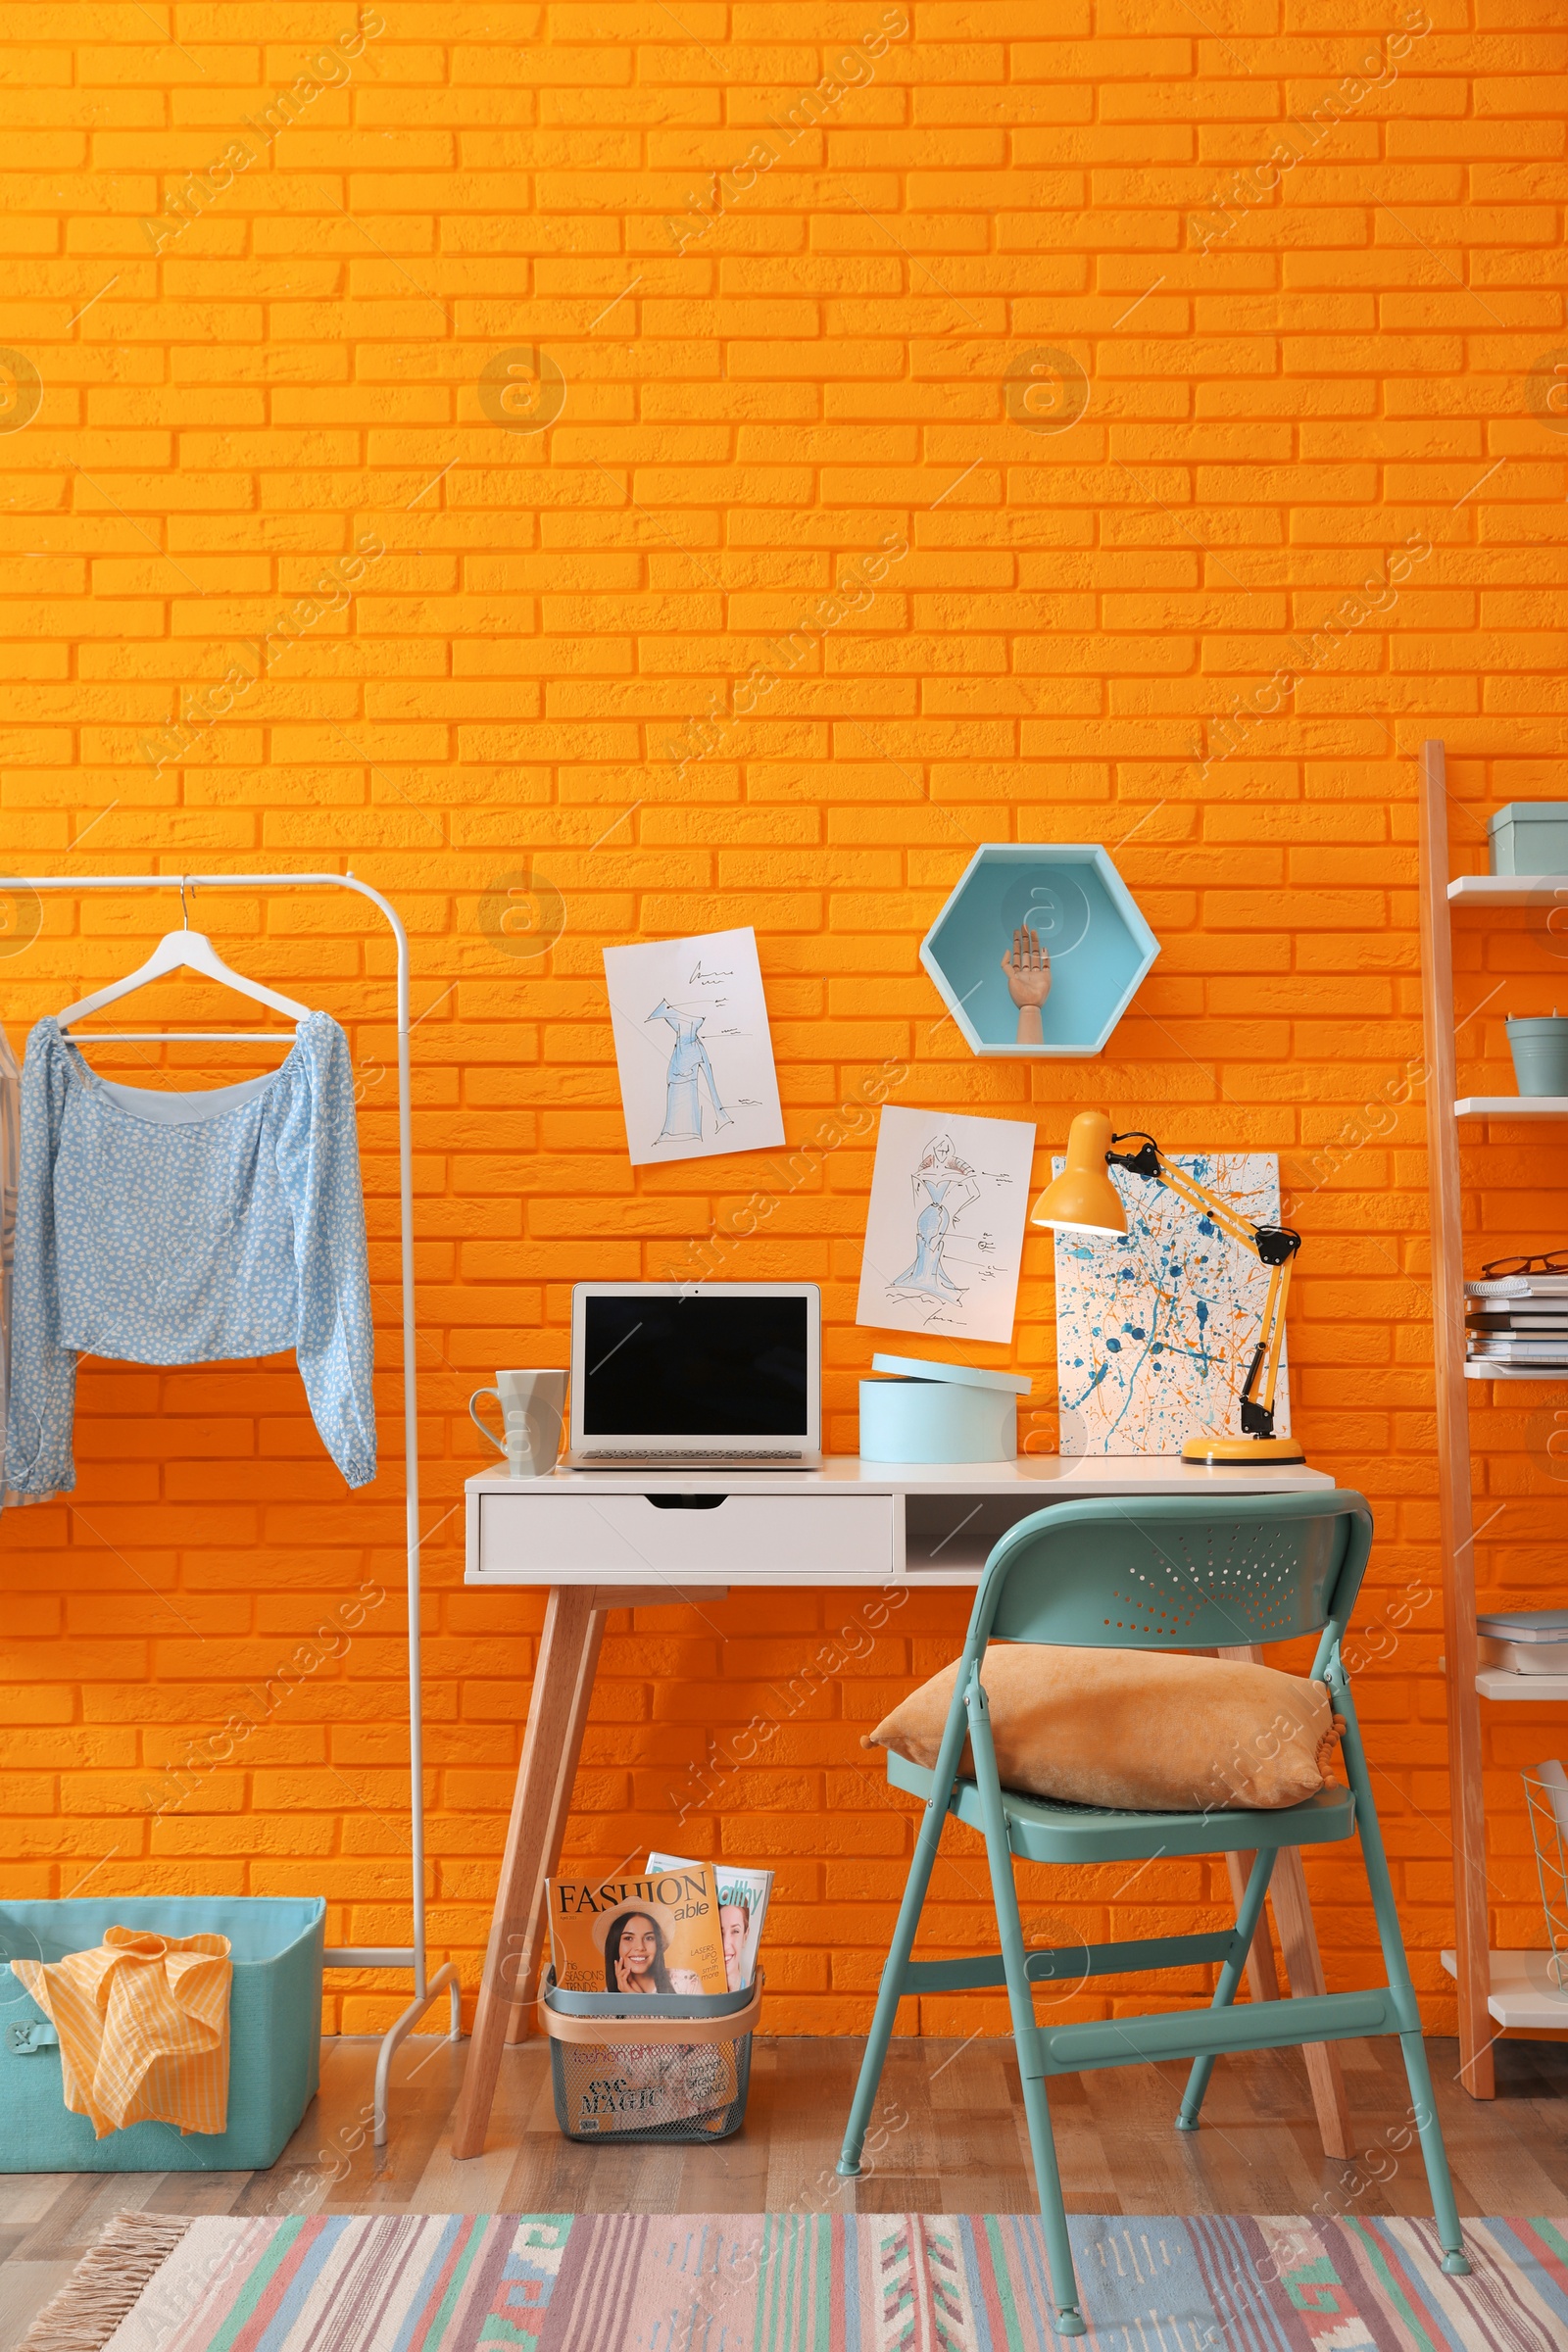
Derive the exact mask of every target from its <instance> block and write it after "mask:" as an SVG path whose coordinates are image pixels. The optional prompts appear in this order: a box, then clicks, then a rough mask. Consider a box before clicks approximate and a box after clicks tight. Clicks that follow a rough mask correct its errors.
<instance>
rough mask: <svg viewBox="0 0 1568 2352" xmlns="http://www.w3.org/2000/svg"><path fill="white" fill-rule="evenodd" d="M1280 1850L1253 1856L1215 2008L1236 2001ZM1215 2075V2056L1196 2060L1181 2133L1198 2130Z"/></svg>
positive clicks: (1183, 2105) (1179, 2123)
mask: <svg viewBox="0 0 1568 2352" xmlns="http://www.w3.org/2000/svg"><path fill="white" fill-rule="evenodd" d="M1276 1850H1277V1849H1275V1848H1274V1847H1272V1846H1262V1847H1260V1848H1259V1849H1258V1851H1257V1852H1256V1853H1255V1854H1254V1855H1253V1857H1252V1873H1251V1876H1250V1879H1249V1880H1248V1882H1247V1892H1246V1893H1245V1894H1244V1895H1243V1897H1242V1907H1241V1909H1240V1910H1239V1911H1238V1912H1237V1914H1236V1933H1235V1935H1234V1936H1232V1937H1231V1948H1230V1950H1229V1952H1227V1954H1226V1955H1225V1965H1224V1967H1223V1968H1222V1969H1221V1970H1220V1972H1219V1983H1218V1984H1217V1985H1215V1987H1214V1998H1213V1999H1212V2001H1210V2003H1209V2007H1210V2008H1211V2009H1228V2008H1229V2007H1230V2005H1231V2003H1232V2001H1233V2000H1234V1999H1235V1998H1236V1987H1237V1985H1239V1984H1240V1983H1241V1981H1242V1971H1243V1969H1244V1968H1245V1967H1246V1966H1247V1955H1248V1953H1249V1952H1250V1950H1251V1948H1252V1937H1253V1936H1255V1935H1256V1934H1257V1923H1258V1921H1259V1920H1260V1919H1261V1918H1262V1916H1263V1898H1264V1896H1265V1895H1266V1894H1267V1893H1268V1883H1269V1878H1270V1876H1271V1875H1272V1872H1273V1869H1274V1855H1275V1851H1276ZM1213 2072H1214V2061H1213V2059H1212V2058H1211V2057H1210V2058H1195V2059H1194V2060H1193V2071H1192V2073H1191V2074H1190V2075H1189V2076H1188V2078H1187V2090H1186V2094H1185V2096H1184V2097H1183V2099H1182V2103H1181V2107H1180V2109H1179V2110H1178V2112H1177V2116H1176V2129H1177V2131H1197V2130H1198V2111H1199V2109H1200V2108H1201V2106H1202V2104H1203V2093H1204V2092H1205V2091H1206V2090H1207V2088H1208V2078H1209V2076H1210V2075H1211V2074H1212V2073H1213Z"/></svg>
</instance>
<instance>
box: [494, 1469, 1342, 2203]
mask: <svg viewBox="0 0 1568 2352" xmlns="http://www.w3.org/2000/svg"><path fill="white" fill-rule="evenodd" d="M1333 1485H1334V1481H1333V1479H1332V1478H1330V1477H1329V1476H1327V1474H1326V1473H1325V1472H1323V1471H1321V1470H1308V1469H1294V1470H1258V1471H1237V1470H1209V1469H1204V1468H1201V1467H1199V1466H1197V1465H1196V1464H1191V1463H1187V1462H1184V1461H1182V1459H1181V1457H1180V1456H1179V1455H1177V1454H1109V1455H1106V1454H1096V1455H1093V1456H1090V1455H1081V1456H1079V1455H1068V1456H1064V1455H1060V1454H1043V1455H1040V1456H1039V1457H1037V1458H1036V1457H1021V1458H1020V1459H1018V1460H1016V1461H1012V1462H996V1463H978V1464H976V1463H957V1464H947V1465H936V1466H931V1467H928V1466H925V1465H921V1466H919V1467H908V1466H906V1465H904V1464H899V1465H896V1466H895V1465H893V1464H890V1463H887V1462H862V1461H860V1460H859V1459H858V1457H857V1456H855V1455H853V1454H840V1455H830V1456H829V1458H828V1459H827V1461H826V1462H824V1464H823V1466H822V1468H821V1469H820V1470H768V1471H748V1470H730V1471H721V1472H715V1471H711V1470H710V1471H698V1470H690V1471H684V1470H683V1471H648V1470H613V1471H612V1470H593V1471H583V1470H557V1471H555V1472H554V1473H553V1474H552V1475H551V1476H550V1477H549V1478H539V1479H509V1478H507V1477H505V1476H500V1477H488V1476H486V1477H479V1478H470V1479H469V1480H468V1481H467V1485H466V1497H467V1565H466V1572H465V1578H464V1581H465V1583H466V1584H468V1585H470V1586H479V1585H533V1586H540V1585H545V1586H548V1587H549V1588H550V1599H549V1603H548V1605H547V1607H546V1611H545V1626H544V1634H543V1638H542V1640H541V1642H540V1645H539V1662H538V1667H537V1670H536V1672H535V1676H534V1687H533V1698H532V1703H531V1705H530V1707H529V1710H528V1727H527V1732H526V1734H525V1736H524V1740H523V1748H522V1760H521V1762H520V1764H519V1765H518V1768H517V1785H516V1789H515V1794H514V1797H513V1805H512V1820H511V1824H510V1827H509V1829H508V1832H507V1843H506V1850H505V1853H504V1855H503V1857H502V1863H501V1876H500V1882H499V1885H498V1887H497V1888H496V1903H495V1912H494V1916H493V1918H492V1921H491V1927H490V1942H489V1948H488V1950H487V1952H486V1955H485V1966H484V1979H483V1982H482V1984H481V1985H480V1989H479V2006H478V2012H477V2015H476V2016H475V2019H474V2026H473V2035H472V2039H471V2040H470V2042H469V2044H468V2055H467V2062H466V2069H465V2073H464V2081H463V2091H462V2095H461V2097H460V2099H459V2102H458V2109H457V2114H456V2117H455V2119H454V2125H453V2140H452V2147H453V2154H454V2155H455V2156H460V2157H462V2156H477V2155H478V2154H479V2153H480V2152H481V2150H482V2149H483V2147H484V2140H485V2132H486V2130H487V2129H488V2126H489V2120H490V2108H491V2103H492V2101H493V2099H494V2097H495V2087H496V2079H497V2076H498V2074H499V2072H500V2068H501V2052H502V2049H503V2046H504V2045H505V2043H506V2041H507V2040H508V2039H509V2038H514V2039H520V2038H521V2036H522V2034H524V2033H525V2032H526V2030H527V2018H528V2013H529V2009H530V2008H531V2005H532V2001H533V1997H534V1991H535V1986H536V1984H537V1980H538V1975H539V1966H540V1959H541V1955H542V1950H543V1939H544V1915H543V1893H544V1882H545V1880H546V1879H547V1878H549V1877H552V1876H553V1875H554V1874H555V1871H556V1869H557V1867H558V1865H559V1863H560V1859H561V1847H562V1840H563V1838H564V1835H565V1828H566V1816H567V1814H568V1812H569V1811H570V1807H571V1791H572V1785H573V1783H574V1781H575V1779H576V1773H577V1759H578V1757H579V1755H580V1753H581V1751H582V1738H583V1730H584V1727H585V1725H586V1723H587V1718H588V1706H589V1701H590V1700H591V1698H592V1696H593V1686H594V1675H595V1672H596V1670H597V1667H598V1663H599V1647H600V1642H601V1641H602V1639H603V1635H604V1628H605V1618H606V1616H607V1614H608V1612H609V1611H610V1610H611V1609H613V1608H649V1607H657V1606H662V1605H667V1604H669V1603H671V1602H680V1601H683V1600H685V1599H686V1598H687V1597H688V1595H690V1597H692V1598H693V1599H695V1598H697V1597H698V1596H699V1595H701V1596H703V1597H704V1598H707V1599H710V1600H711V1599H713V1598H714V1597H716V1596H717V1595H719V1594H721V1593H725V1592H727V1591H728V1590H729V1589H730V1588H731V1587H734V1586H744V1587H747V1588H748V1589H751V1588H759V1587H765V1586H773V1585H839V1586H843V1585H885V1584H891V1583H904V1584H908V1585H911V1586H914V1585H919V1586H931V1587H949V1586H964V1585H973V1584H975V1583H976V1582H977V1581H978V1579H979V1576H980V1572H981V1569H982V1568H983V1567H984V1565H985V1562H986V1559H987V1557H988V1555H989V1553H990V1551H991V1549H992V1547H993V1545H994V1544H996V1542H997V1540H998V1538H999V1537H1000V1536H1002V1535H1004V1534H1005V1532H1006V1530H1007V1529H1008V1528H1009V1527H1013V1526H1015V1525H1016V1524H1017V1522H1018V1521H1019V1520H1020V1519H1027V1518H1028V1517H1030V1516H1031V1514H1032V1513H1034V1512H1035V1511H1038V1510H1043V1509H1045V1508H1047V1507H1049V1505H1050V1504H1052V1503H1054V1502H1067V1501H1070V1500H1072V1499H1074V1498H1075V1497H1077V1496H1080V1495H1084V1496H1087V1495H1114V1496H1120V1497H1122V1498H1124V1499H1127V1500H1137V1499H1139V1498H1143V1497H1148V1496H1151V1495H1299V1494H1303V1493H1311V1492H1318V1491H1321V1490H1322V1489H1325V1488H1332V1487H1333ZM1231 1654H1237V1655H1243V1656H1250V1655H1254V1654H1255V1655H1261V1653H1260V1652H1257V1653H1253V1652H1250V1651H1243V1652H1237V1653H1231ZM1227 1859H1228V1861H1229V1863H1230V1866H1231V1885H1232V1890H1233V1893H1234V1894H1235V1897H1236V1900H1237V1902H1238V1903H1239V1902H1240V1900H1241V1888H1242V1886H1243V1885H1245V1876H1244V1875H1243V1874H1244V1871H1245V1869H1247V1868H1250V1856H1246V1855H1242V1856H1237V1855H1232V1856H1229V1857H1227ZM1271 1899H1272V1901H1273V1903H1274V1910H1275V1918H1276V1921H1277V1923H1278V1926H1279V1930H1280V1937H1281V1942H1282V1944H1283V1946H1284V1950H1285V1954H1286V1959H1287V1962H1288V1964H1289V1967H1290V1971H1291V1983H1292V1986H1293V1988H1294V1989H1295V1990H1296V1991H1298V1992H1301V1993H1314V1992H1322V1991H1323V1990H1325V1989H1326V1987H1325V1985H1324V1983H1323V1970H1322V1962H1321V1960H1320V1959H1319V1957H1318V1949H1317V1937H1316V1935H1315V1933H1314V1931H1313V1927H1312V1915H1311V1912H1310V1909H1309V1908H1308V1906H1307V1900H1306V1884H1305V1880H1304V1879H1303V1878H1302V1876H1301V1865H1300V1856H1299V1852H1298V1851H1297V1850H1296V1849H1295V1848H1294V1847H1291V1848H1288V1849H1287V1850H1286V1852H1285V1853H1284V1854H1282V1856H1281V1858H1280V1861H1279V1864H1278V1865H1277V1867H1276V1869H1275V1873H1274V1880H1273V1886H1272V1889H1271ZM1248 1973H1249V1979H1250V1986H1251V1992H1252V1997H1253V1999H1254V2000H1264V1999H1277V1998H1278V1997H1279V1985H1278V1981H1277V1978H1276V1976H1275V1971H1274V1958H1273V1950H1272V1947H1271V1946H1270V1944H1269V1941H1268V1937H1267V1936H1266V1934H1265V1935H1261V1936H1259V1937H1258V1938H1257V1940H1256V1942H1255V1944H1254V1946H1253V1951H1252V1957H1251V1959H1250V1963H1249V1972H1248ZM1305 2056H1306V2060H1307V2068H1308V2073H1309V2076H1310V2078H1311V2082H1312V2093H1313V2099H1314V2102H1315V2104H1316V2107H1317V2113H1318V2122H1319V2127H1320V2130H1321V2131H1322V2134H1323V2144H1324V2148H1325V2151H1326V2152H1327V2153H1328V2154H1329V2155H1331V2156H1345V2157H1348V2155H1349V2154H1350V2142H1349V2116H1348V2109H1347V2107H1346V2103H1345V2091H1344V2085H1343V2082H1342V2080H1341V2077H1340V2071H1339V2060H1338V2054H1337V2052H1336V2051H1335V2050H1334V2049H1333V2047H1332V2046H1327V2047H1325V2046H1322V2045H1319V2046H1318V2047H1317V2048H1315V2049H1310V2048H1309V2049H1308V2050H1307V2051H1306V2053H1305Z"/></svg>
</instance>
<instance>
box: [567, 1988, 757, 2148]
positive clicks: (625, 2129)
mask: <svg viewBox="0 0 1568 2352" xmlns="http://www.w3.org/2000/svg"><path fill="white" fill-rule="evenodd" d="M761 2006H762V1975H761V1971H760V1970H759V1971H758V1976H757V1982H756V1984H755V1985H746V1986H745V1987H744V1988H743V1989H742V1990H741V1991H740V1992H702V1993H665V1994H658V1995H651V1996H642V1995H639V1996H638V2000H637V2007H636V2010H635V2011H634V2012H628V2010H627V2007H626V1995H625V1994H624V1993H621V1992H566V1991H564V1990H563V1989H562V1987H561V1986H560V1985H557V1983H556V1972H555V1970H554V1969H553V1968H552V1969H549V1970H547V1971H546V1974H545V1981H544V1984H543V1986H542V1987H541V1990H540V1995H539V2022H540V2024H541V2025H542V2026H543V2028H544V2030H545V2032H546V2034H548V2035H549V2036H550V2076H551V2082H552V2085H553V2087H554V2090H555V2095H556V2121H557V2123H558V2124H559V2125H560V2126H561V2129H562V2131H564V2133H565V2135H566V2137H567V2138H568V2139H576V2140H585V2141H600V2142H602V2141H606V2140H611V2141H622V2140H634V2139H640V2140H681V2141H688V2142H691V2141H696V2142H699V2143H701V2142H703V2141H706V2140H716V2139H728V2138H729V2137H730V2135H731V2133H732V2132H736V2131H739V2130H740V2128H741V2125H742V2124H743V2123H744V2122H745V2120H746V2094H747V2091H748V2090H749V2088H750V2087H751V2078H752V2033H753V2029H754V2028H755V2027H756V2024H757V2020H758V2017H759V2014H760V2010H761Z"/></svg>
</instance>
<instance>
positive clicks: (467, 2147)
mask: <svg viewBox="0 0 1568 2352" xmlns="http://www.w3.org/2000/svg"><path fill="white" fill-rule="evenodd" d="M597 1597H598V1594H597V1593H596V1592H595V1591H594V1589H593V1588H592V1587H590V1586H579V1587H576V1588H573V1587H571V1586H564V1585H554V1586H552V1587H551V1592H550V1600H549V1605H548V1606H547V1608H546V1610H545V1630H544V1638H543V1640H542V1641H541V1642H540V1644H539V1663H538V1666H537V1669H536V1671H535V1674H534V1684H533V1700H532V1704H531V1705H530V1707H529V1709H528V1729H527V1732H526V1734H525V1736H524V1739H523V1743H522V1762H521V1764H520V1765H519V1767H518V1771H517V1787H516V1790H515V1795H514V1797H513V1800H512V1820H511V1823H510V1825H509V1827H508V1830H507V1843H506V1850H505V1852H504V1853H503V1855H502V1860H501V1883H500V1885H499V1886H498V1887H497V1889H496V1907H495V1916H494V1918H493V1919H492V1921H491V1923H490V1942H489V1947H488V1949H487V1950H486V1953H485V1962H484V1977H483V1979H482V1981H481V1983H480V1986H479V2007H478V2012H477V2014H476V2015H475V2018H474V2021H473V2034H472V2037H471V2038H470V2040H469V2043H468V2055H467V2063H466V2066H465V2068H464V2075H463V2089H462V2092H461V2093H460V2095H459V2098H458V2105H457V2112H456V2114H455V2116H454V2117H453V2125H452V2153H453V2155H454V2156H459V2157H462V2156H478V2155H480V2154H482V2152H483V2149H484V2141H485V2133H486V2131H487V2130H488V2129H489V2124H490V2108H491V2103H492V2101H493V2100H494V2098H495V2095H496V2078H497V2076H498V2075H499V2074H500V2072H501V2051H502V2047H503V2044H504V2043H505V2040H506V2034H507V2018H508V2013H509V2011H510V2010H511V2007H512V1998H513V1993H514V1990H515V1985H516V1982H517V1977H516V1971H517V1968H518V1967H519V1966H520V1964H521V1962H522V1959H523V1956H524V1955H525V1953H526V1952H527V1949H528V1937H529V1933H530V1930H531V1929H532V1927H533V1923H534V1917H535V1913H536V1910H537V1905H538V1893H539V1883H540V1880H541V1878H542V1877H543V1875H544V1861H545V1852H546V1849H547V1846H548V1844H549V1840H550V1835H551V1831H552V1829H553V1827H554V1821H555V1813H556V1808H557V1806H558V1805H559V1804H560V1803H562V1802H563V1801H565V1802H567V1803H569V1801H570V1779H569V1776H564V1773H563V1765H564V1748H565V1746H566V1743H567V1738H568V1734H569V1731H570V1729H571V1726H572V1721H573V1717H574V1714H575V1713H576V1712H577V1710H578V1708H579V1692H580V1686H581V1681H582V1668H583V1662H584V1658H585V1655H586V1653H587V1650H588V1648H589V1646H590V1643H592V1642H594V1633H595V1628H594V1620H595V1618H596V1617H598V1619H599V1628H600V1630H601V1631H602V1630H603V1626H604V1617H603V1613H602V1612H601V1611H599V1610H596V1609H595V1607H594V1605H593V1604H594V1602H595V1600H596V1599H597ZM590 1681H591V1678H590ZM581 1712H582V1713H584V1714H585V1713H586V1703H585V1702H582V1705H581ZM580 1729H581V1726H580V1721H579V1724H578V1730H579V1734H580ZM564 1777H565V1779H566V1795H565V1799H564V1800H563V1798H562V1795H561V1787H562V1781H563V1778H564Z"/></svg>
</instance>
